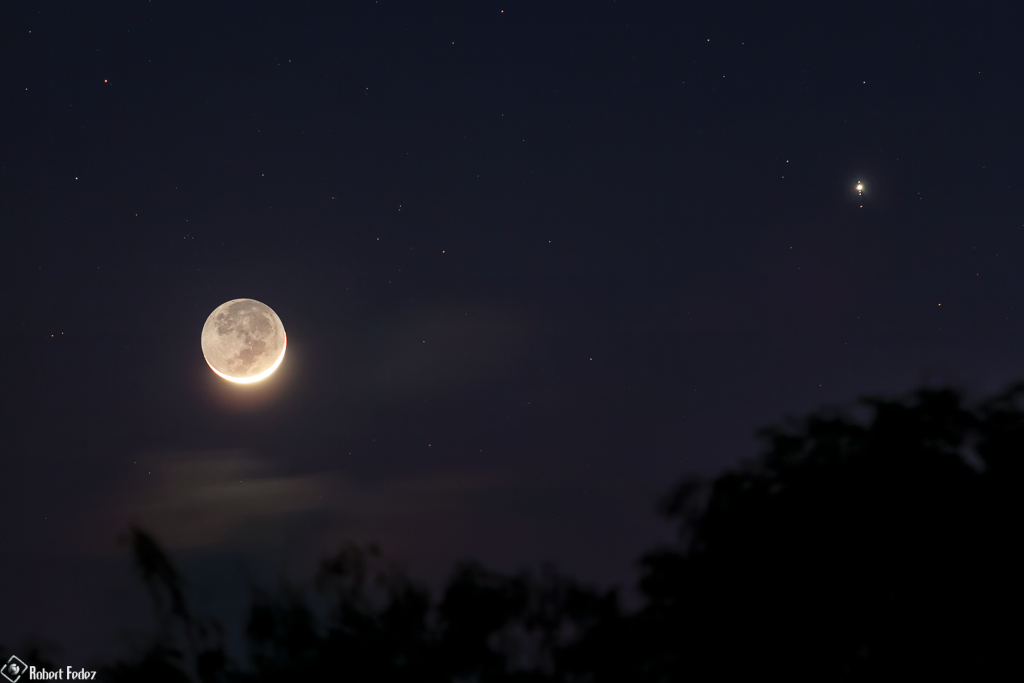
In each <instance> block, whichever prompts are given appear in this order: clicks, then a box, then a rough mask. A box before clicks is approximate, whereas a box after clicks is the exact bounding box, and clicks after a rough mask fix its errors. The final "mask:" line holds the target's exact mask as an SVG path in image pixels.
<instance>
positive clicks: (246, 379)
mask: <svg viewBox="0 0 1024 683" xmlns="http://www.w3.org/2000/svg"><path fill="white" fill-rule="evenodd" d="M286 350H288V334H287V333H284V344H282V345H281V355H280V356H278V357H277V360H276V361H274V364H273V365H271V366H270V367H269V368H267V369H266V370H264V371H263V372H261V373H260V374H258V375H253V376H252V377H232V376H231V375H225V374H224V373H223V372H221V371H220V370H218V369H217V368H215V367H213V366H212V365H210V361H209V360H207V361H206V364H207V365H209V366H210V369H211V370H213V371H214V372H216V373H217V374H218V375H220V376H221V377H223V378H224V379H226V380H227V381H229V382H237V383H238V384H252V383H253V382H259V381H260V380H261V379H266V378H267V377H270V375H271V373H273V372H274V370H277V366H278V365H280V364H281V361H283V360H284V352H285V351H286ZM203 360H206V359H205V358H204V359H203Z"/></svg>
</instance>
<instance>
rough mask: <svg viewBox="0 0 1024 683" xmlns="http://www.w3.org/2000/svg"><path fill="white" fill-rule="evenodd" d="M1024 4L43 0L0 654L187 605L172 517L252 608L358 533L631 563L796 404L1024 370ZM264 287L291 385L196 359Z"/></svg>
mask: <svg viewBox="0 0 1024 683" xmlns="http://www.w3.org/2000/svg"><path fill="white" fill-rule="evenodd" d="M1021 26H1024V6H1022V5H1021V4H1020V3H1016V2H986V3H940V2H902V3H892V2H885V3H871V2H857V3H820V2H815V3H806V4H800V3H767V2H749V3H643V4H637V3H624V2H612V1H611V0H603V1H601V2H588V3H552V2H547V3H536V4H532V3H522V2H507V3H504V4H503V3H500V2H490V1H484V2H472V3H470V2H467V3H426V2H396V1H394V0H380V1H379V2H374V1H373V0H358V1H353V2H345V3H304V2H303V3H296V2H277V3H272V2H245V3H242V2H224V3H182V2H168V1H167V0H155V1H153V2H147V1H146V0H134V1H132V2H120V3H115V2H110V3H72V2H66V1H65V2H38V1H37V2H8V3H4V4H3V5H2V7H0V88H2V90H0V92H2V95H0V236H2V240H0V292H2V293H3V304H4V311H5V312H4V315H3V330H4V332H3V335H2V344H3V357H4V370H3V380H2V383H0V387H2V392H0V396H2V404H0V410H2V412H0V482H2V490H3V495H2V496H0V520H2V523H0V605H3V606H4V607H3V609H2V610H0V614H2V616H0V642H2V643H6V644H8V646H9V647H10V646H13V645H15V644H17V643H19V642H21V639H23V638H24V637H26V636H39V637H45V638H48V639H50V640H52V641H55V642H57V643H58V644H60V645H61V647H62V648H63V652H65V653H67V654H68V655H69V656H73V657H75V656H79V655H81V656H85V655H86V654H89V655H92V654H103V653H107V652H116V651H118V648H121V647H122V645H123V644H124V643H125V642H127V640H128V639H129V636H128V635H126V633H128V631H126V629H129V630H132V629H134V630H138V629H144V628H147V627H149V626H151V621H150V616H149V611H148V608H147V604H146V602H145V593H144V590H143V588H142V585H141V583H140V582H139V581H138V580H137V579H136V578H135V577H134V576H133V574H132V571H131V565H130V560H129V558H128V554H127V550H126V548H125V547H124V546H123V544H119V543H118V537H119V535H121V534H123V533H124V532H125V531H126V530H127V529H128V527H129V525H130V524H133V523H136V524H139V525H141V526H142V527H144V528H146V529H148V530H150V531H151V532H152V533H153V534H154V535H155V536H156V537H157V538H158V539H160V540H161V542H162V543H163V544H164V545H165V546H166V547H167V548H168V549H169V550H170V552H171V554H172V556H173V557H174V558H175V560H176V561H177V562H179V564H180V565H181V567H182V568H183V570H184V571H185V573H186V574H187V575H188V577H189V579H190V582H191V584H190V585H191V586H192V588H193V590H194V591H195V594H196V595H197V596H199V597H198V605H199V607H200V608H202V609H205V610H207V611H209V612H212V613H216V614H221V615H225V616H226V618H231V617H232V615H234V616H235V617H237V618H239V619H240V618H241V616H242V614H241V610H242V609H243V607H244V600H245V597H246V595H247V592H246V591H247V588H246V581H248V580H249V579H252V580H254V581H258V582H269V583H273V582H275V581H277V580H278V577H282V576H287V577H292V578H294V579H296V580H301V579H303V578H305V577H308V576H309V575H310V574H311V572H312V570H313V568H314V566H315V561H316V560H317V559H318V558H319V557H322V556H323V555H325V554H326V553H328V552H330V551H332V550H334V549H336V548H338V547H339V546H340V545H341V544H343V543H345V542H348V541H357V542H369V541H376V542H378V543H379V544H380V545H381V546H382V547H383V549H384V551H385V553H386V554H387V555H389V556H390V557H393V558H395V559H396V560H397V561H400V562H402V563H403V564H405V565H406V566H407V567H408V568H409V571H410V573H411V574H413V575H414V576H417V577H420V578H422V579H423V580H425V581H429V582H431V583H432V584H433V585H438V584H439V583H440V582H441V581H442V580H443V578H444V577H445V576H446V574H447V572H448V571H449V570H450V568H451V566H452V563H453V562H455V561H456V560H459V559H464V558H475V559H479V560H481V561H483V562H484V563H485V564H487V565H488V566H490V567H494V568H496V569H501V570H504V571H510V570H515V569H519V568H522V567H537V566H540V565H541V563H544V562H547V561H550V562H553V563H555V564H556V565H557V566H558V567H559V568H561V569H562V570H564V571H566V572H569V573H571V574H573V575H575V576H578V577H580V578H582V579H584V580H586V581H588V582H592V583H594V584H597V585H608V584H613V583H614V584H619V585H621V586H627V587H628V586H629V585H630V584H631V582H632V581H633V580H634V578H635V565H634V562H635V560H636V558H637V557H638V556H639V554H640V553H641V552H643V551H644V550H646V549H649V548H651V547H653V546H655V545H657V544H659V543H663V542H668V541H670V540H671V539H672V537H673V530H672V528H671V527H670V526H669V525H668V524H667V523H665V522H664V521H663V520H661V519H660V518H659V517H658V515H657V513H656V512H655V506H656V502H657V500H658V499H659V496H661V495H662V494H664V493H665V492H666V491H667V490H668V489H669V487H670V486H671V485H672V484H673V483H674V482H675V481H676V480H678V479H679V478H680V477H681V476H683V475H687V474H693V473H698V474H706V475H711V474H715V473H717V472H719V471H721V470H722V469H723V468H725V467H727V466H731V465H734V464H736V463H738V462H740V461H741V460H743V459H745V458H750V457H753V456H755V455H756V454H757V453H758V452H759V449H760V446H759V444H758V441H757V439H756V436H755V432H756V430H757V428H759V427H762V426H766V425H769V424H773V423H777V422H778V421H780V420H782V419H783V418H785V416H787V415H799V414H801V413H803V412H806V411H808V410H811V409H815V408H817V407H820V406H822V405H836V406H848V405H852V404H853V402H854V400H855V399H856V398H857V397H858V396H861V395H865V394H882V395H891V394H894V393H898V392H904V391H907V390H910V389H913V388H915V387H917V386H920V385H922V384H947V383H952V384H954V385H956V386H959V387H963V388H965V389H966V390H967V391H968V392H969V394H980V393H981V392H986V391H989V390H992V389H996V388H999V387H1001V386H1003V385H1005V384H1006V383H1008V382H1010V381H1011V380H1014V379H1019V378H1020V377H1021V376H1022V375H1024V372H1022V370H1024V359H1022V356H1021V349H1022V347H1024V317H1022V315H1021V307H1022V306H1024V302H1022V301H1021V297H1020V292H1021V291H1022V287H1024V206H1022V198H1024V194H1022V189H1024V165H1022V158H1024V157H1022V151H1024V145H1022V143H1024V133H1022V130H1024V128H1022V122H1024V79H1022V76H1024V42H1022V40H1024V39H1022V37H1021V33H1020V27H1021ZM858 182H862V183H863V194H861V195H859V194H858V192H857V190H856V189H855V188H856V185H857V183H858ZM240 297H248V298H253V299H257V300H259V301H262V302H264V303H266V304H267V305H268V306H270V307H271V308H273V309H274V311H276V312H277V314H278V315H279V316H280V317H281V319H282V321H283V322H284V325H285V328H286V330H287V333H288V350H287V356H286V357H285V360H284V362H283V364H282V365H281V367H280V368H279V370H278V371H277V372H276V373H275V374H273V375H272V376H271V377H270V378H269V379H267V380H265V381H263V382H261V383H258V384H256V385H252V386H239V385H234V384H229V383H227V382H225V381H224V380H222V379H220V378H219V377H217V376H216V375H214V373H212V372H211V371H210V369H209V368H208V367H207V365H206V363H205V362H204V359H203V354H202V350H201V348H200V332H201V330H202V327H203V323H204V322H205V320H206V318H207V316H208V315H209V314H210V312H211V311H212V310H213V309H214V308H216V307H217V306H218V305H220V304H221V303H223V302H225V301H228V300H230V299H235V298H240ZM751 571H756V568H753V567H752V568H751ZM247 577H248V578H247ZM69 661H70V660H69Z"/></svg>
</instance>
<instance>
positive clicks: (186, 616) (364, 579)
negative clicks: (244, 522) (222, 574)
mask: <svg viewBox="0 0 1024 683" xmlns="http://www.w3.org/2000/svg"><path fill="white" fill-rule="evenodd" d="M1022 402H1024V384H1022V385H1016V386H1013V387H1011V388H1010V389H1008V390H1006V391H1005V392H1003V393H1001V394H999V395H997V396H995V397H993V398H991V399H988V400H986V401H983V402H981V403H980V404H977V405H974V406H968V405H966V404H965V402H964V400H963V398H962V397H961V396H960V395H959V394H958V393H957V392H955V391H952V390H922V391H918V392H917V393H915V394H912V395H910V396H908V397H905V398H902V399H898V400H881V399H869V400H865V401H863V407H864V408H865V409H866V410H867V417H866V418H865V419H862V420H858V419H855V418H854V417H851V416H850V415H848V414H844V413H840V412H836V411H831V412H830V411H822V412H818V413H815V414H812V415H810V416H808V417H806V418H804V419H801V420H794V421H792V422H791V423H789V424H787V425H784V426H781V427H774V428H770V429H766V430H764V431H763V432H762V437H763V438H764V441H765V444H766V448H765V451H764V453H763V455H762V456H761V457H759V458H757V459H756V460H753V461H751V462H748V463H745V464H743V465H740V466H738V467H736V468H733V469H731V470H729V471H726V472H724V473H723V474H721V475H719V476H717V477H715V478H713V479H709V480H702V479H699V478H693V477H689V478H686V479H684V480H682V481H681V482H680V483H679V484H677V485H676V486H675V487H674V488H673V489H672V490H671V491H670V493H669V494H668V495H667V496H666V497H665V499H664V500H663V501H662V502H661V505H660V510H661V512H662V513H663V514H664V515H666V516H667V517H668V518H669V519H671V520H674V522H675V523H676V524H677V525H678V529H679V542H678V543H677V544H676V545H675V546H672V547H666V548H661V549H658V550H655V551H652V552H650V553H648V554H647V555H645V556H644V557H643V558H642V559H641V562H640V566H641V569H642V578H641V580H640V589H641V591H642V594H643V596H644V597H645V598H646V604H645V605H644V606H643V608H642V609H640V610H639V611H637V612H636V613H633V614H628V615H626V614H623V613H622V612H621V611H620V609H619V606H618V600H617V596H616V594H615V592H614V591H608V592H601V591H597V590H592V589H588V588H586V587H583V586H581V585H580V584H578V583H577V582H575V581H573V580H572V579H570V578H568V577H565V576H562V575H560V574H558V573H556V572H554V571H553V570H550V569H548V570H545V571H543V572H541V573H540V574H539V575H531V574H527V573H522V574H518V575H514V576H507V575H503V574H499V573H495V572H492V571H489V570H487V569H485V568H483V567H482V566H480V565H478V564H472V563H467V564H462V565H459V566H458V567H456V570H455V572H454V574H453V575H452V578H451V579H450V580H449V582H448V583H447V586H446V587H445V589H444V591H443V592H442V594H441V595H440V597H439V599H438V600H436V601H435V600H433V599H432V598H431V595H430V593H429V592H428V591H427V590H426V589H425V588H423V587H422V586H419V585H418V584H416V583H415V582H413V581H411V580H410V579H409V578H408V577H406V575H405V574H404V573H403V572H402V571H401V570H400V569H399V568H397V567H396V566H394V565H391V564H389V563H387V562H386V561H385V560H384V559H383V558H382V556H381V554H380V552H379V551H378V550H377V549H376V548H375V547H373V546H369V547H366V548H361V547H357V546H350V547H347V548H344V549H342V550H341V551H339V552H338V553H337V554H336V555H334V556H332V557H329V558H327V559H325V560H324V561H323V562H322V564H321V566H320V569H319V571H318V573H317V575H316V578H315V582H314V586H315V589H316V591H315V593H311V594H307V593H306V592H304V591H302V590H300V589H297V588H294V587H289V586H283V587H281V588H279V589H278V590H276V591H268V590H265V589H258V588H256V589H253V600H252V606H251V611H250V614H249V619H248V622H247V626H246V636H247V640H248V642H249V655H250V657H249V662H248V664H247V665H245V666H244V667H238V666H233V665H232V664H231V663H230V662H229V661H228V659H227V658H226V657H225V654H224V648H223V645H222V642H223V639H222V635H221V634H220V628H219V626H218V625H217V624H216V623H215V622H212V621H208V620H202V619H198V618H196V617H195V616H194V615H193V614H192V612H191V611H190V610H189V608H188V605H187V604H186V600H185V594H186V591H185V588H184V581H183V580H182V578H181V576H180V575H179V574H178V572H177V571H176V570H175V569H174V567H173V565H172V564H171V562H170V561H169V559H168V558H167V557H166V555H165V554H164V553H163V551H162V550H161V549H160V548H159V546H158V545H157V543H156V542H155V541H154V540H153V539H152V538H151V537H150V536H148V535H147V534H145V533H144V532H142V531H140V530H138V529H133V530H132V531H131V532H130V535H129V541H130V545H131V548H132V552H133V556H134V558H135V562H136V566H137V568H138V570H139V572H140V574H141V576H142V578H143V580H144V581H145V583H146V585H147V587H148V589H149V591H150V594H151V596H152V599H153V604H154V608H155V610H156V613H157V617H158V623H159V624H160V631H159V634H158V637H157V639H156V640H155V641H154V643H153V645H152V647H150V648H149V649H148V650H146V651H144V652H143V653H142V654H141V655H140V656H139V657H138V658H137V659H136V661H134V662H133V663H119V664H116V665H115V666H112V667H110V668H109V669H107V670H106V671H105V672H104V674H105V676H106V678H105V679H104V680H111V681H120V682H128V681H146V682H147V683H157V682H159V681H187V680H199V681H203V682H207V681H222V682H224V683H228V682H234V681H238V682H241V681H248V682H254V683H255V682H258V681H259V682H262V681H267V682H270V681H281V680H296V681H297V680H303V681H335V680H343V681H418V682H423V683H430V682H433V681H437V682H441V681H445V682H446V683H447V682H451V681H478V682H481V683H484V682H489V681H521V682H524V683H525V682H527V681H567V682H568V681H574V682H582V681H588V682H590V683H602V682H604V681H636V682H643V681H659V682H661V681H682V680H705V679H712V678H715V679H724V678H732V677H740V676H750V675H751V674H757V675H759V676H764V675H765V674H769V675H771V674H781V675H788V676H789V677H793V676H796V677H800V678H810V677H815V678H818V679H827V678H833V677H838V676H872V677H880V676H890V675H893V674H895V675H900V674H903V675H913V676H914V678H915V679H918V678H921V677H922V676H929V675H931V676H935V675H946V676H948V675H950V674H953V675H959V676H963V677H966V676H970V677H972V678H977V677H978V676H982V677H994V675H995V674H996V673H997V672H1002V671H1010V670H1013V665H1014V664H1015V663H1016V662H1012V661H1011V655H1013V654H1015V653H1016V652H1017V650H1018V646H1017V643H1016V640H1015V636H1016V629H1015V628H1013V624H1014V623H1015V619H1016V617H1017V614H1018V613H1019V608H1020V607H1021V600H1020V589H1019V587H1018V586H1019V581H1020V576H1021V570H1022V569H1024V567H1022V562H1021V560H1020V559H1019V557H1018V556H1019V555H1020V553H1019V550H1018V548H1017V546H1018V545H1019V543H1020V541H1019V539H1020V526H1021V524H1020V520H1021V519H1022V518H1024V515H1022V514H1021V513H1022V510H1021V502H1020V501H1021V497H1020V494H1019V492H1018V491H1019V488H1020V485H1021V469H1022V454H1024V408H1022ZM310 600H319V601H324V600H326V601H327V605H326V606H327V607H328V609H327V610H326V611H325V610H324V609H316V610H314V609H313V608H312V607H311V606H310V605H311V604H312V603H310ZM316 604H317V605H319V606H320V607H323V606H324V603H323V602H319V603H316ZM318 614H326V615H327V616H326V617H323V618H321V617H318V616H317V615H318Z"/></svg>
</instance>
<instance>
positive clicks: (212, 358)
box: [202, 299, 288, 384]
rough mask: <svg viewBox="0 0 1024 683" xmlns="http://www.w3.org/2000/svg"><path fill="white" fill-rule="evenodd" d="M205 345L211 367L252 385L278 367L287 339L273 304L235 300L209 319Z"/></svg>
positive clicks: (205, 353)
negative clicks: (271, 306)
mask: <svg viewBox="0 0 1024 683" xmlns="http://www.w3.org/2000/svg"><path fill="white" fill-rule="evenodd" d="M202 345H203V356H204V357H205V358H206V363H207V365H209V366H210V369H211V370H213V371H214V372H215V373H217V374H218V375H220V376H221V377H223V378H224V379H226V380H228V381H229V382H239V383H242V384H249V383H251V382H258V381H260V380H261V379H266V378H267V377H269V376H270V374H271V373H273V372H274V370H277V366H278V365H280V364H281V361H283V360H284V351H285V347H286V346H287V345H288V339H287V337H286V336H285V333H284V325H283V324H282V323H281V318H279V317H278V316H277V313H274V310H273V309H272V308H270V306H267V305H266V304H265V303H261V302H259V301H256V300H255V299H232V300H231V301H227V302H225V303H223V304H221V305H220V306H218V307H217V308H215V309H213V313H211V314H210V317H208V318H207V319H206V324H205V325H203V335H202Z"/></svg>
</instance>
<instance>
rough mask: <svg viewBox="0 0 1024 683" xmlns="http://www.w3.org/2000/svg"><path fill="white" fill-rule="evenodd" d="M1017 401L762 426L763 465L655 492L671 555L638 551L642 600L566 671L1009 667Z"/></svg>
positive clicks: (669, 675)
mask: <svg viewBox="0 0 1024 683" xmlns="http://www.w3.org/2000/svg"><path fill="white" fill-rule="evenodd" d="M1022 396H1024V387H1022V386H1016V387H1013V388H1011V389H1010V390H1008V391H1006V392H1004V393H1003V394H1001V395H999V396H997V397H995V398H994V399H991V400H988V401H985V402H983V403H981V404H980V405H978V406H975V407H973V408H968V407H966V406H965V405H964V402H963V399H962V397H961V396H960V395H959V394H958V393H956V392H954V391H951V390H922V391H919V392H917V393H915V394H913V395H912V396H910V397H908V398H905V399H900V400H879V399H872V400H866V401H865V402H864V404H865V406H866V407H867V408H868V409H869V410H870V413H871V415H870V418H869V419H868V420H867V421H866V422H860V421H857V420H855V419H853V418H851V417H850V416H847V415H843V414H840V413H835V412H831V413H830V412H820V413H816V414H813V415H811V416H809V417H807V418H805V419H803V420H800V421H794V422H793V423H792V424H790V425H788V426H786V427H779V428H772V429H767V430H764V431H763V432H762V435H763V437H764V438H765V440H766V443H767V449H766V452H765V453H764V455H763V456H762V457H761V458H759V459H757V460H756V461H754V462H751V463H748V464H745V465H743V466H741V467H738V468H735V469H733V470H730V471H728V472H726V473H724V474H722V475H721V476H718V477H716V478H714V479H713V480H710V481H706V482H700V481H698V480H694V479H692V478H691V479H687V480H684V481H683V482H681V483H680V484H679V485H678V486H677V487H676V488H675V489H674V490H673V491H672V493H671V494H670V495H669V496H668V497H667V498H666V499H665V501H664V502H663V504H662V511H663V512H664V513H665V514H667V515H668V516H669V517H671V518H675V519H676V520H677V521H678V523H679V525H680V545H679V547H677V548H668V549H662V550H659V551H655V552H651V553H649V554H648V555H646V556H645V557H644V558H643V560H642V568H643V578H642V580H641V583H640V586H641V589H642V591H643V594H644V595H645V596H646V598H647V600H648V604H647V606H646V607H645V608H644V609H643V610H642V611H641V612H640V613H639V614H637V615H634V616H632V617H629V618H626V619H622V620H619V621H618V622H617V623H606V624H602V625H601V627H600V628H597V629H594V630H593V632H592V633H590V634H588V636H587V639H586V641H587V642H584V643H583V644H581V648H584V649H585V651H586V652H587V653H588V655H589V656H588V657H586V658H584V662H583V666H578V669H580V670H582V671H585V672H587V673H589V674H591V675H592V677H593V680H594V681H603V680H635V681H641V680H650V681H675V680H684V679H697V680H700V679H704V678H712V677H715V678H720V677H725V676H740V675H750V674H755V673H756V674H759V675H763V674H766V673H774V674H788V675H791V676H792V675H798V676H814V677H818V678H821V677H832V676H837V675H844V674H845V675H872V676H879V675H889V674H893V673H903V674H913V675H915V677H920V675H921V674H922V673H926V672H931V673H944V674H949V673H959V674H960V675H970V676H976V675H978V674H979V673H983V672H986V671H988V672H989V673H993V674H994V673H995V672H996V671H999V670H1000V667H1006V666H1007V665H1009V664H1010V663H1011V662H1010V656H1011V654H1012V653H1015V652H1016V649H1017V648H1016V647H1014V646H1010V642H1009V640H1008V633H1007V630H1006V625H1007V624H1009V623H1011V621H1012V617H1013V615H1014V614H1016V608H1017V607H1019V588H1018V585H1019V576H1020V569H1021V563H1020V560H1019V559H1017V557H1016V556H1017V554H1018V550H1017V546H1018V545H1019V538H1020V530H1021V529H1020V519H1021V518H1022V517H1021V514H1020V513H1021V510H1020V503H1019V500H1020V496H1019V494H1018V493H1017V489H1018V487H1019V486H1020V484H1021V478H1020V468H1021V458H1022V454H1024V450H1022V447H1024V411H1022V410H1021V405H1020V403H1021V397H1022ZM1011 605H1013V607H1011ZM616 643H619V647H616V646H615V644H616ZM1006 670H1008V669H1006Z"/></svg>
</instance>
